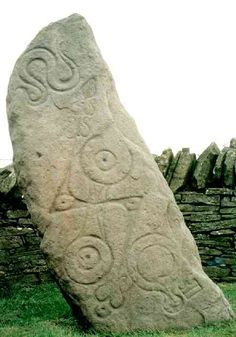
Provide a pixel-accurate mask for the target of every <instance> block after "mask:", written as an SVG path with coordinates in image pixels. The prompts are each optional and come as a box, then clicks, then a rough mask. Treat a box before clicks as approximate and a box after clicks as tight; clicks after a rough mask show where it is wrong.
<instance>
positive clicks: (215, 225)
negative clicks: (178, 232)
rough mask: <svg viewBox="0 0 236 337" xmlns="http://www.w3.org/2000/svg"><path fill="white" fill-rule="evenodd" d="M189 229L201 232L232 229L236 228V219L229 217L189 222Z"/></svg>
mask: <svg viewBox="0 0 236 337" xmlns="http://www.w3.org/2000/svg"><path fill="white" fill-rule="evenodd" d="M187 224H188V227H189V229H190V230H191V231H192V232H193V234H194V233H199V232H200V233H201V232H211V231H215V230H222V229H232V230H236V221H235V219H228V220H219V221H213V222H194V223H187Z"/></svg>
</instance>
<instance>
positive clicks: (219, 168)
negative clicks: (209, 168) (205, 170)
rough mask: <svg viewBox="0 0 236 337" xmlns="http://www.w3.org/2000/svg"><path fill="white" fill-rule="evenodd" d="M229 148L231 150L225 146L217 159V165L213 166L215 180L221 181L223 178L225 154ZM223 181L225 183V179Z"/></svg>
mask: <svg viewBox="0 0 236 337" xmlns="http://www.w3.org/2000/svg"><path fill="white" fill-rule="evenodd" d="M228 150H229V148H228V147H224V148H223V150H221V152H220V154H219V155H218V157H217V159H216V163H215V167H214V168H213V179H214V180H215V181H219V182H221V179H222V178H223V172H224V168H223V166H224V161H225V156H226V153H227V151H228ZM222 183H224V181H222Z"/></svg>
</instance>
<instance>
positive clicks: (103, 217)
mask: <svg viewBox="0 0 236 337" xmlns="http://www.w3.org/2000/svg"><path fill="white" fill-rule="evenodd" d="M7 102H8V116H9V124H10V133H11V139H12V143H13V148H14V165H15V170H16V174H17V178H18V182H19V183H20V185H21V187H22V188H23V193H24V196H25V199H26V201H27V204H28V208H29V210H30V212H31V214H32V218H33V221H34V223H35V224H36V225H37V227H38V230H39V231H40V232H41V234H42V236H43V239H42V244H41V247H42V249H43V251H44V252H45V254H46V255H47V259H48V261H49V264H50V266H51V267H52V269H53V270H54V272H55V275H56V278H57V280H58V282H59V284H60V287H61V289H62V291H63V293H65V296H66V297H67V299H68V300H69V302H70V303H71V304H72V305H73V306H77V307H78V308H80V309H81V312H82V314H83V315H84V316H85V317H86V319H87V320H88V321H89V322H90V323H91V324H92V325H93V326H94V327H95V328H97V329H99V330H105V331H126V330H129V331H132V330H137V329H148V330H155V329H167V328H171V327H182V328H187V327H192V326H194V325H197V324H200V323H203V322H208V321H215V320H228V319H230V318H231V317H232V311H231V309H230V306H229V304H228V302H227V301H226V299H225V298H224V296H223V294H222V292H221V290H220V289H219V288H218V287H217V286H216V285H215V284H214V283H213V282H212V281H211V280H210V279H209V278H208V277H207V276H206V274H205V273H204V272H203V270H202V266H201V261H200V258H199V255H198V250H197V247H196V244H195V242H194V240H193V237H192V235H191V234H190V232H189V230H188V229H187V227H186V226H185V223H184V220H183V217H182V215H181V213H180V211H179V209H178V207H177V206H176V203H175V200H174V197H173V194H172V192H171V190H170V189H169V187H168V185H167V183H166V181H165V179H164V177H163V175H162V174H161V173H160V171H159V169H158V167H157V165H156V163H155V161H154V159H153V157H152V155H151V154H150V152H149V150H148V149H147V147H146V145H145V143H144V142H143V140H142V139H141V138H140V136H139V134H138V131H137V129H136V126H135V123H134V121H133V120H132V119H131V118H130V117H129V116H128V114H127V113H126V111H125V110H124V108H123V107H122V105H121V103H120V101H119V99H118V96H117V93H116V90H115V86H114V82H113V80H112V77H111V74H110V72H109V70H108V68H107V66H106V64H105V62H104V61H103V59H102V57H101V55H100V52H99V50H98V47H97V45H96V43H95V41H94V37H93V34H92V31H91V29H90V27H89V26H88V24H87V23H86V21H85V19H84V18H83V17H81V16H79V15H72V16H70V17H68V18H66V19H64V20H61V21H58V22H56V23H53V24H51V25H49V26H48V27H46V28H45V29H43V30H42V31H40V33H39V34H38V35H37V36H36V38H35V39H34V40H33V41H32V42H31V44H30V45H29V46H28V48H27V49H26V51H25V52H24V53H23V55H22V56H21V57H20V58H19V59H18V61H17V63H16V66H15V69H14V71H13V74H12V77H11V80H10V84H9V94H8V99H7Z"/></svg>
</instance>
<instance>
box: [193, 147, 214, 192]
mask: <svg viewBox="0 0 236 337" xmlns="http://www.w3.org/2000/svg"><path fill="white" fill-rule="evenodd" d="M219 154H220V150H219V148H218V146H217V145H216V144H215V143H211V144H210V145H209V146H208V148H207V149H206V150H205V151H203V153H202V154H201V155H200V156H199V158H198V160H197V164H196V168H195V170H194V173H193V182H192V183H193V186H194V187H195V188H196V189H197V190H199V189H204V188H206V187H207V186H209V184H211V183H212V181H213V169H214V167H215V163H216V160H217V157H218V155H219Z"/></svg>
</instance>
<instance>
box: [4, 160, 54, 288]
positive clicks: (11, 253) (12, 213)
mask: <svg viewBox="0 0 236 337" xmlns="http://www.w3.org/2000/svg"><path fill="white" fill-rule="evenodd" d="M0 191H1V192H0V294H1V291H2V290H3V289H4V288H5V285H6V284H7V283H11V282H14V281H16V280H21V281H24V282H30V283H33V282H40V281H43V280H46V279H48V278H50V273H49V271H48V268H47V266H46V262H45V260H44V257H43V255H42V252H41V251H40V248H39V245H40V238H39V236H38V234H37V233H36V230H35V229H34V227H33V224H32V222H31V219H30V215H29V213H28V211H27V208H26V205H25V203H24V199H23V198H22V195H21V193H20V191H19V189H18V187H17V186H16V179H15V174H14V172H13V170H12V167H11V166H10V167H7V168H4V169H2V170H0Z"/></svg>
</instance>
